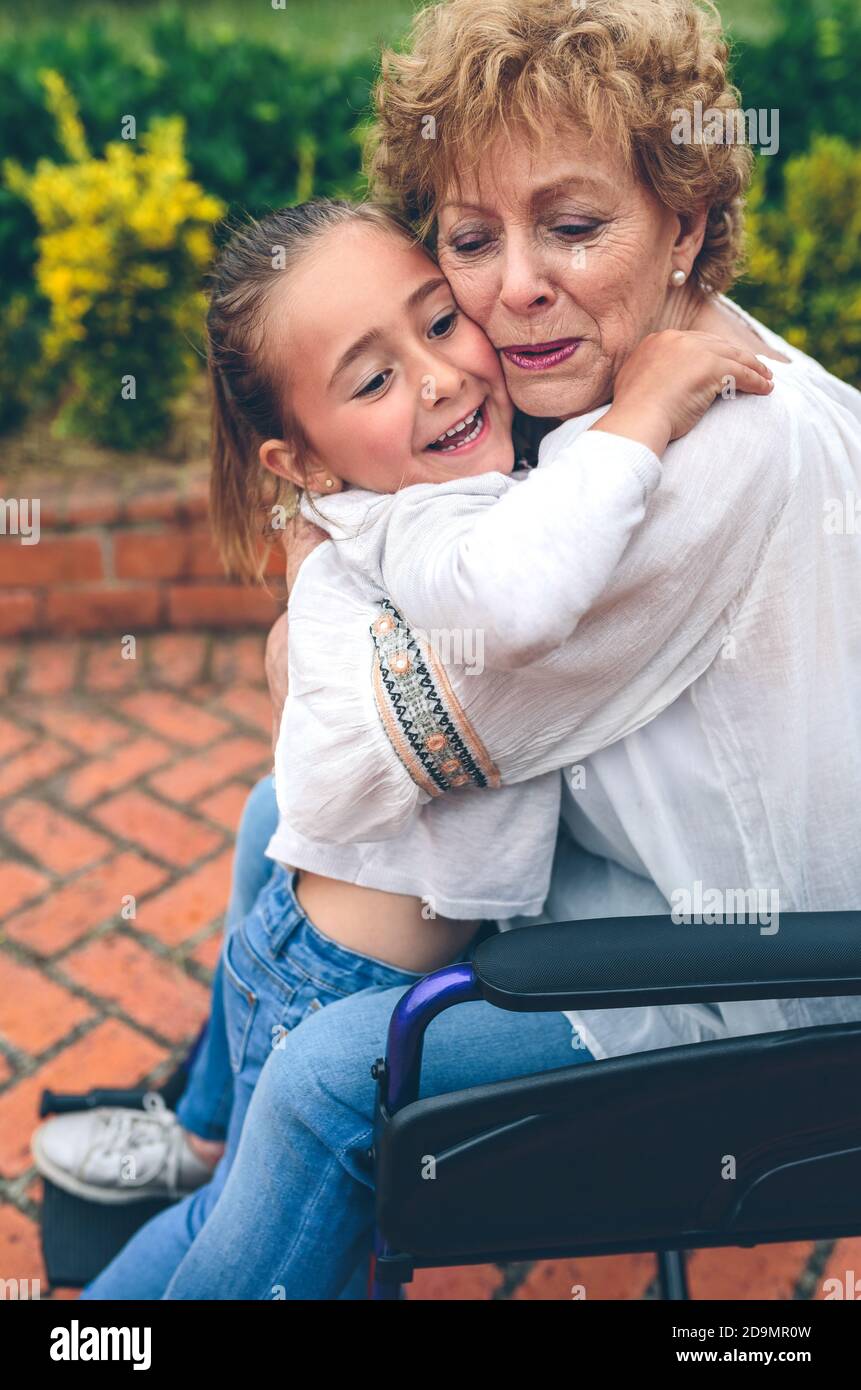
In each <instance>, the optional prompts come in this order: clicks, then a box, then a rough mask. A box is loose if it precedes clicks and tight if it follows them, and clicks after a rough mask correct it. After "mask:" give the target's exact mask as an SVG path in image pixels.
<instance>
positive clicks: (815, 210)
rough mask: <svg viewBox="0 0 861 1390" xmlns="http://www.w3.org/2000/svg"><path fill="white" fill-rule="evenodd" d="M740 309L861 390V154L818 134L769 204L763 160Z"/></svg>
mask: <svg viewBox="0 0 861 1390" xmlns="http://www.w3.org/2000/svg"><path fill="white" fill-rule="evenodd" d="M737 297H738V300H739V303H740V304H743V305H744V306H745V308H747V309H749V310H750V311H751V313H753V314H756V315H757V317H758V318H760V319H762V320H763V322H764V323H766V324H767V326H768V327H769V328H772V329H774V330H775V331H776V332H778V333H781V334H782V335H783V336H784V337H785V338H786V340H787V341H788V342H790V343H793V344H794V345H795V347H799V348H801V349H802V351H803V352H808V353H810V354H811V356H813V357H816V358H817V360H818V361H820V362H821V363H822V365H823V366H824V367H827V368H828V370H829V371H830V372H833V373H834V375H835V376H838V377H840V378H841V379H842V380H843V381H848V382H850V383H852V385H855V386H861V149H858V148H856V147H855V146H853V145H850V144H848V143H847V142H846V141H845V140H843V139H841V138H840V137H839V136H834V135H830V136H818V137H815V138H814V140H813V141H812V143H811V146H810V149H809V150H808V151H807V152H806V153H805V154H800V155H795V156H793V157H792V158H790V159H788V160H787V163H786V170H785V174H784V187H783V199H782V201H781V202H780V203H779V204H778V205H777V206H769V205H768V203H767V202H766V200H765V191H764V179H763V170H762V161H760V166H759V168H758V170H757V176H756V178H755V179H754V183H753V187H752V189H751V194H750V197H749V199H748V207H747V272H746V274H745V277H744V280H743V281H742V282H741V284H740V285H739V287H738V290H737Z"/></svg>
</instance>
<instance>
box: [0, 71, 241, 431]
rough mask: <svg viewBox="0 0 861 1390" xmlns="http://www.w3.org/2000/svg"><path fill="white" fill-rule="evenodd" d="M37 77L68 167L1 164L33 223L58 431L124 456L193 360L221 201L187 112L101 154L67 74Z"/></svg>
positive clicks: (161, 414)
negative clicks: (195, 161)
mask: <svg viewBox="0 0 861 1390" xmlns="http://www.w3.org/2000/svg"><path fill="white" fill-rule="evenodd" d="M40 77H41V80H42V83H43V85H44V87H45V91H46V104H47V106H48V108H49V110H50V112H51V114H52V115H53V118H54V121H55V124H56V128H57V137H58V140H59V142H60V144H61V146H62V149H63V151H64V153H65V154H66V156H67V159H68V162H67V163H64V164H59V163H54V162H52V161H50V160H46V159H42V160H40V161H39V162H38V163H37V165H36V167H35V169H34V170H33V172H32V173H28V172H27V171H25V170H24V169H23V168H22V167H21V166H20V165H19V164H18V163H16V162H15V161H12V160H7V161H6V163H5V165H4V173H5V176H6V182H7V186H8V187H9V188H10V189H11V190H12V191H13V192H14V193H16V194H18V196H20V197H21V198H23V199H24V200H25V201H26V202H27V203H28V204H29V205H30V207H31V209H32V211H33V214H34V216H35V218H36V221H37V223H38V226H39V236H38V241H37V252H38V257H37V262H36V281H37V285H38V287H39V290H40V291H41V293H42V294H43V295H44V296H45V298H46V299H47V301H48V302H49V304H50V323H49V326H48V328H47V330H46V332H45V335H44V340H43V352H44V354H45V357H46V360H47V361H48V362H49V363H57V364H60V365H62V367H63V368H64V372H65V373H66V374H67V377H68V381H69V384H70V391H69V395H68V398H67V399H66V400H65V401H64V404H63V408H62V410H61V412H60V415H59V417H58V430H59V431H60V432H61V433H70V434H80V435H83V436H84V437H86V438H90V439H94V440H97V441H99V442H101V443H106V444H110V445H112V446H114V447H117V448H135V447H139V446H140V445H143V444H152V443H156V442H158V441H159V440H160V439H161V438H163V437H164V434H165V432H166V430H167V427H168V425H169V422H170V416H171V409H172V406H173V404H174V402H175V400H176V398H177V396H178V395H179V393H180V392H181V391H182V389H183V388H184V386H185V385H186V384H187V381H188V379H189V376H190V374H191V372H192V371H193V369H194V367H195V364H196V363H197V362H198V361H199V359H198V357H197V354H196V353H195V350H194V347H193V346H192V343H193V341H194V340H195V339H197V338H198V337H199V335H200V328H201V324H202V318H203V313H204V302H203V296H202V293H201V290H200V283H201V275H202V272H203V271H204V269H205V268H206V266H207V265H208V263H209V260H210V258H211V256H212V251H213V242H212V232H211V228H212V223H213V222H214V221H215V220H216V219H217V218H219V217H220V216H222V214H223V212H224V204H223V203H222V202H221V201H220V200H219V199H218V198H214V197H212V196H211V195H210V194H207V193H205V192H204V190H203V189H202V188H201V187H200V185H199V184H198V183H196V182H194V181H193V180H192V179H191V178H190V177H189V167H188V163H187V161H186V158H185V153H184V135H185V129H184V122H183V120H182V118H181V117H179V116H171V117H164V118H161V119H154V120H153V122H152V124H151V126H150V128H149V129H148V130H147V131H145V132H144V133H142V134H141V136H140V138H139V139H129V140H124V139H121V140H115V141H111V142H110V143H109V144H108V145H107V146H106V147H105V150H104V153H103V155H102V156H101V157H96V156H94V155H92V154H91V153H90V151H89V149H88V146H87V141H86V136H85V133H84V129H83V126H82V124H81V121H80V118H79V115H78V109H77V105H76V103H75V100H74V98H73V96H72V94H71V93H70V91H69V89H68V88H67V86H66V84H65V82H64V80H63V78H62V77H61V76H60V75H59V73H56V72H50V71H45V72H42V73H41V74H40Z"/></svg>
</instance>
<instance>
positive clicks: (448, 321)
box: [430, 309, 457, 338]
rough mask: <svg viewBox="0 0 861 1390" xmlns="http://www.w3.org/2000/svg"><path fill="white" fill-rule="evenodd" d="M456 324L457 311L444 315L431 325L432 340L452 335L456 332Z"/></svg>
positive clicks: (453, 310) (452, 310) (450, 311)
mask: <svg viewBox="0 0 861 1390" xmlns="http://www.w3.org/2000/svg"><path fill="white" fill-rule="evenodd" d="M456 323H457V309H451V310H449V312H448V313H447V314H443V316H442V318H441V319H436V321H435V322H434V323H432V324H431V328H430V336H431V337H432V338H447V337H448V335H449V334H450V333H453V332H454V326H455V324H456Z"/></svg>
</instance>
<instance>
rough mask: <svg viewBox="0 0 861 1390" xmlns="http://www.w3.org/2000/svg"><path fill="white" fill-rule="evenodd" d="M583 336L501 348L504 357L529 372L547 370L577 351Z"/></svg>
mask: <svg viewBox="0 0 861 1390" xmlns="http://www.w3.org/2000/svg"><path fill="white" fill-rule="evenodd" d="M581 342H582V339H581V338H557V339H556V341H555V342H552V343H517V344H515V346H514V347H504V348H502V349H501V352H502V355H503V357H507V358H508V360H509V362H513V363H514V365H515V367H522V368H523V370H524V371H527V372H546V371H547V369H548V367H555V366H557V365H558V363H560V362H564V361H565V360H566V358H568V357H571V356H573V354H574V353H575V352H576V351H577V349H578V347H579V346H580V343H581Z"/></svg>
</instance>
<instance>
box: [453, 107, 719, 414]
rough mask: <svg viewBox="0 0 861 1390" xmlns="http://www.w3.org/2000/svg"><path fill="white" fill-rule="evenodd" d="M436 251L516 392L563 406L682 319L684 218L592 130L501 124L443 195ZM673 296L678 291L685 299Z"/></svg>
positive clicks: (526, 401) (688, 236)
mask: <svg viewBox="0 0 861 1390" xmlns="http://www.w3.org/2000/svg"><path fill="white" fill-rule="evenodd" d="M438 238H439V240H438V255H439V262H440V266H441V268H442V270H443V271H444V272H445V274H446V277H447V278H448V281H449V283H450V284H451V287H452V289H453V290H454V293H455V295H456V297H457V301H458V303H459V304H460V306H461V308H462V309H463V310H464V312H465V313H467V314H468V315H469V316H470V318H472V319H474V320H475V322H476V323H479V324H480V325H481V327H482V328H483V329H484V331H485V332H486V333H487V335H488V337H489V338H490V340H491V342H492V343H493V345H494V346H495V347H496V348H498V349H499V350H500V352H501V355H502V363H503V370H504V372H505V380H506V383H507V385H508V389H509V392H510V393H511V396H512V399H513V400H514V403H515V405H517V406H519V407H520V409H521V410H523V411H525V412H526V413H527V414H529V415H533V416H554V417H557V418H564V417H568V416H571V415H579V414H582V413H583V412H584V411H587V410H590V409H593V408H595V407H597V406H600V405H603V404H604V403H605V402H606V401H608V400H610V398H611V397H612V394H613V381H614V380H615V377H616V374H617V373H618V371H619V369H620V367H621V366H622V365H623V363H624V362H625V360H626V358H627V357H628V356H629V355H630V353H631V352H632V351H633V349H634V348H635V347H636V345H637V343H638V342H640V340H641V339H642V338H643V337H645V335H646V334H647V333H651V332H654V331H656V330H658V329H660V328H663V327H667V326H670V325H671V324H672V326H676V327H681V326H685V325H684V324H683V323H680V322H678V319H677V315H676V308H677V306H679V305H680V304H681V303H682V301H683V300H688V299H689V295H690V290H689V289H688V290H686V291H683V292H682V293H681V294H680V292H679V291H678V290H676V289H671V288H670V287H669V281H670V275H671V273H672V271H673V270H674V269H675V268H681V269H683V270H685V271H688V272H689V271H690V268H691V266H692V265H693V261H694V258H695V256H696V254H697V251H698V250H699V246H700V244H701V241H702V219H699V220H698V222H697V225H696V226H695V227H690V228H688V227H686V226H685V225H684V224H683V223H682V221H681V220H680V218H679V216H678V215H677V214H676V213H673V212H671V211H669V210H668V209H667V208H665V207H664V206H663V205H662V204H660V203H659V202H658V201H657V199H656V198H655V197H654V195H653V194H652V193H651V192H650V191H649V190H648V189H647V188H645V187H644V186H643V185H642V184H641V183H639V182H638V181H637V179H636V178H635V177H634V175H633V174H632V173H631V172H629V171H628V170H627V169H626V167H625V164H624V161H623V160H622V159H621V158H620V157H615V156H614V155H613V153H612V152H609V153H608V152H607V151H606V150H605V149H603V148H599V147H597V146H596V145H595V144H594V143H593V142H590V141H589V140H588V139H587V137H586V136H585V135H584V134H583V132H582V131H578V130H576V129H575V130H570V131H565V132H564V133H560V134H558V135H557V136H556V137H555V138H554V139H552V140H548V141H547V142H546V143H544V144H543V145H542V146H540V147H536V144H535V140H534V138H533V137H529V138H527V137H526V136H521V135H515V136H512V138H510V139H508V138H505V137H503V136H501V137H499V138H498V139H497V140H496V142H495V143H494V144H493V145H492V146H491V148H490V149H489V151H488V156H487V158H486V159H485V160H483V161H482V162H481V163H480V165H479V166H478V167H477V168H476V169H475V170H473V171H471V172H470V173H469V174H468V175H465V176H464V177H463V178H462V179H461V181H460V185H459V187H457V188H456V189H452V190H450V192H449V193H448V195H447V196H446V197H445V198H444V200H443V205H442V207H441V209H440V213H439V221H438ZM673 296H675V297H676V298H675V303H674V301H673Z"/></svg>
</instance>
